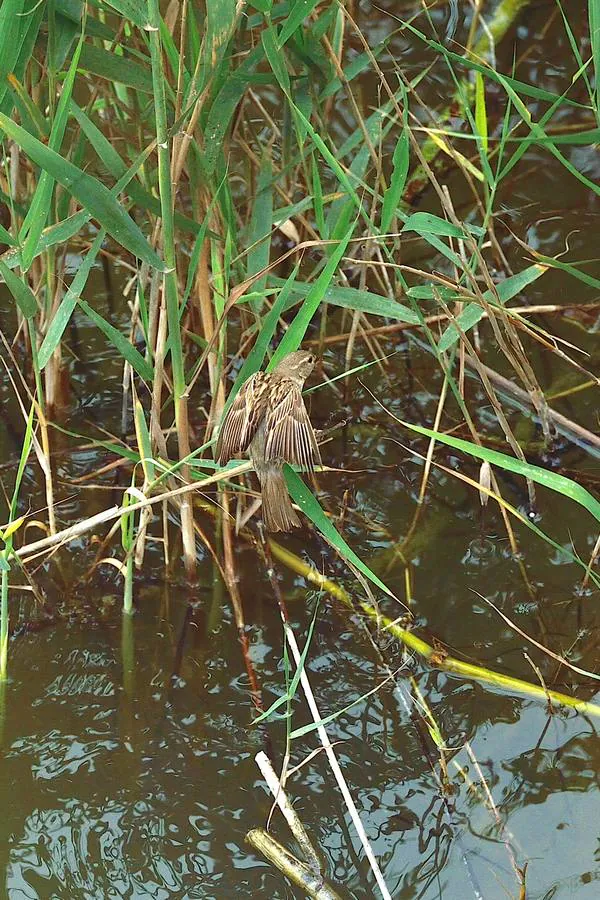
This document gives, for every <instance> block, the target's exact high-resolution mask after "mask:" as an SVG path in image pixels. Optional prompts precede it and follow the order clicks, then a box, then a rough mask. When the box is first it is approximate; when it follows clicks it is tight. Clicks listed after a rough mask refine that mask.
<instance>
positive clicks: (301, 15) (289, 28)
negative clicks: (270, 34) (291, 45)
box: [278, 0, 319, 47]
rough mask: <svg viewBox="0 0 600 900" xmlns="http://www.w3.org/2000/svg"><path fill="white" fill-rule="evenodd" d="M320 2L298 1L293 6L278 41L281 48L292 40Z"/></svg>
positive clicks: (313, 0)
mask: <svg viewBox="0 0 600 900" xmlns="http://www.w3.org/2000/svg"><path fill="white" fill-rule="evenodd" d="M318 2H319V0H296V2H295V3H294V4H293V5H292V6H291V8H290V11H289V13H288V14H287V18H286V20H285V21H284V23H283V25H282V27H281V32H280V33H279V41H278V43H279V46H280V47H283V45H284V44H285V43H286V41H288V40H289V39H290V38H291V36H292V35H293V33H294V32H295V31H297V29H298V28H300V26H301V25H302V23H303V22H304V20H305V19H306V18H308V16H309V15H310V14H311V12H312V11H313V9H314V8H315V6H316V5H317V3H318Z"/></svg>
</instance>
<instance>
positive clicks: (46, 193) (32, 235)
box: [19, 31, 84, 272]
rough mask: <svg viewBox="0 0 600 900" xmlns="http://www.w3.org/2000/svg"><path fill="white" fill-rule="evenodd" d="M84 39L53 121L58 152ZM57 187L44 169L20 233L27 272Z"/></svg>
mask: <svg viewBox="0 0 600 900" xmlns="http://www.w3.org/2000/svg"><path fill="white" fill-rule="evenodd" d="M83 39H84V32H83V31H82V33H81V37H80V39H79V43H78V44H77V47H76V48H75V52H74V54H73V59H72V60H71V65H70V66H69V71H68V72H67V77H66V78H65V80H64V84H63V88H62V91H61V94H60V100H59V101H58V107H57V109H56V115H55V117H54V122H53V123H52V130H51V131H50V137H49V140H48V147H49V148H50V150H54V151H55V152H56V153H59V151H60V148H61V145H62V142H63V138H64V135H65V130H66V127H67V121H68V118H69V103H70V100H71V94H72V93H73V85H74V83H75V75H76V74H77V65H78V63H79V55H80V53H81V48H82V45H83ZM53 190H54V178H53V177H52V175H51V174H50V172H48V171H47V170H46V169H44V170H43V171H42V173H41V175H40V178H39V181H38V183H37V185H36V189H35V193H34V195H33V199H32V201H31V206H30V207H29V210H28V211H27V215H26V216H25V221H24V222H23V225H22V227H21V231H20V235H19V237H20V240H21V241H24V243H23V249H22V251H21V268H22V269H23V271H24V272H27V270H28V269H29V267H30V265H31V263H32V261H33V258H34V256H35V251H36V249H37V245H38V241H39V239H40V235H41V233H42V231H43V230H44V226H45V225H46V222H47V221H48V216H49V214H50V207H51V203H52V192H53ZM25 235H27V237H26V238H24V236H25Z"/></svg>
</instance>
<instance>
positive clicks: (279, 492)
mask: <svg viewBox="0 0 600 900" xmlns="http://www.w3.org/2000/svg"><path fill="white" fill-rule="evenodd" d="M260 481H261V492H262V515H263V521H264V523H265V526H266V527H267V530H268V531H291V530H292V528H300V526H301V524H302V523H301V522H300V519H299V518H298V516H297V515H296V513H295V511H294V508H293V506H292V503H291V500H290V495H289V494H288V489H287V484H286V483H285V478H284V477H283V471H282V469H281V467H280V466H277V467H275V466H273V467H272V468H269V470H268V472H265V473H264V474H263V475H262V477H261V479H260Z"/></svg>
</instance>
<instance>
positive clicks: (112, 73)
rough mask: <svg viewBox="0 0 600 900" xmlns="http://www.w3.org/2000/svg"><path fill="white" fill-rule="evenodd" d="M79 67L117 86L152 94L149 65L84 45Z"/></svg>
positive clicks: (100, 48) (90, 45) (91, 45)
mask: <svg viewBox="0 0 600 900" xmlns="http://www.w3.org/2000/svg"><path fill="white" fill-rule="evenodd" d="M79 67H80V69H82V70H83V71H84V72H89V73H90V74H91V75H96V76H98V77H99V78H106V79H107V80H108V81H113V82H116V83H117V84H124V85H126V86H127V87H130V88H133V90H134V91H140V93H142V94H151V93H152V73H151V72H150V67H149V65H148V66H144V65H142V64H141V63H139V62H134V61H133V60H132V59H128V58H126V57H124V56H117V55H116V54H115V53H114V52H109V51H108V50H104V49H103V48H102V47H95V46H94V45H93V44H84V46H83V49H82V51H81V59H80V63H79Z"/></svg>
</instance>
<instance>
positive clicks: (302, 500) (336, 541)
mask: <svg viewBox="0 0 600 900" xmlns="http://www.w3.org/2000/svg"><path fill="white" fill-rule="evenodd" d="M284 473H285V480H286V482H287V486H288V488H289V491H290V494H291V495H292V497H293V499H294V500H295V501H296V503H297V504H298V506H299V507H300V509H301V510H302V512H303V513H304V514H305V515H306V516H308V518H309V519H310V520H311V522H312V523H313V524H314V525H315V526H316V527H317V528H318V529H319V531H320V532H321V534H322V535H323V536H324V537H325V538H326V539H327V540H328V541H329V543H330V544H331V546H332V547H334V548H335V549H336V550H337V551H338V553H339V554H340V555H341V556H342V558H343V559H346V560H348V562H349V563H352V565H353V566H355V567H356V568H357V569H358V571H359V572H361V573H362V574H363V575H364V576H365V577H366V578H368V579H369V581H371V582H372V583H373V584H374V585H376V586H377V587H378V588H379V589H380V590H381V591H383V592H384V593H385V594H387V595H388V597H394V599H396V597H395V595H394V594H393V593H392V592H391V591H390V589H389V588H388V587H387V586H386V585H385V584H384V583H383V581H381V579H380V578H378V577H377V575H376V574H375V572H373V571H372V570H371V569H370V568H369V567H368V566H367V565H366V564H365V563H364V562H363V561H362V559H360V558H359V557H358V556H357V555H356V553H355V552H354V550H353V549H352V548H351V547H350V546H349V545H348V544H347V543H346V541H345V540H344V538H343V537H342V536H341V534H340V533H339V532H338V531H337V529H336V528H335V526H334V525H333V524H332V523H331V521H330V520H329V519H328V518H327V516H326V515H325V513H324V512H323V510H322V508H321V506H320V504H319V502H318V501H317V499H316V497H315V496H314V494H313V493H312V492H311V491H310V490H309V489H308V488H307V486H306V485H305V484H304V482H303V481H302V479H301V478H300V476H299V475H298V474H297V473H296V472H294V470H293V469H291V468H290V467H289V466H288V465H285V466H284Z"/></svg>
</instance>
